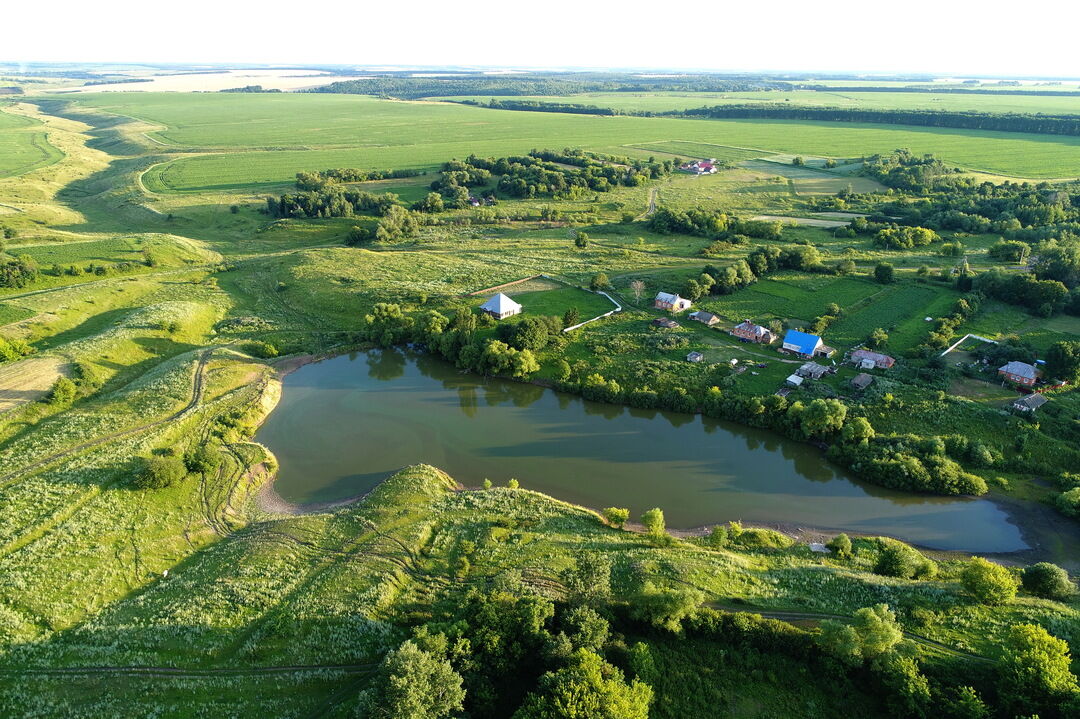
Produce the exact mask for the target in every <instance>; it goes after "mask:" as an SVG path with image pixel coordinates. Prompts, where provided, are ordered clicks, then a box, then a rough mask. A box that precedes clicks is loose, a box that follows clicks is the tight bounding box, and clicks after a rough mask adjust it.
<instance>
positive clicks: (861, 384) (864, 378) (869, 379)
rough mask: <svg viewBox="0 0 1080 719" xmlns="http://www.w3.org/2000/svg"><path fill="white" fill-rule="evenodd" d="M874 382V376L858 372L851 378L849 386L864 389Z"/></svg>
mask: <svg viewBox="0 0 1080 719" xmlns="http://www.w3.org/2000/svg"><path fill="white" fill-rule="evenodd" d="M873 383H874V376H873V375H869V374H866V373H865V372H860V373H859V374H857V375H855V376H854V377H852V378H851V386H852V387H854V388H855V389H866V388H867V387H869V386H870V385H872V384H873Z"/></svg>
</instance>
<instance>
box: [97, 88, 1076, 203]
mask: <svg viewBox="0 0 1080 719" xmlns="http://www.w3.org/2000/svg"><path fill="white" fill-rule="evenodd" d="M77 102H78V103H79V104H80V105H85V106H87V107H92V108H98V109H102V110H107V111H109V112H114V113H120V114H123V115H127V116H132V117H137V118H139V119H140V120H144V121H146V122H150V123H154V124H157V125H161V126H164V127H163V129H161V130H159V131H157V132H155V133H151V136H152V137H153V138H155V139H156V140H157V141H158V143H162V144H165V145H166V146H168V145H174V146H176V147H177V149H180V148H183V149H199V148H205V149H216V150H224V149H228V150H234V151H235V152H230V153H228V154H222V153H220V152H215V153H212V154H204V155H197V156H194V157H180V158H177V159H174V160H171V161H168V162H165V163H163V164H161V165H158V166H156V167H155V168H153V169H152V170H151V171H150V172H148V173H147V174H146V176H145V178H144V180H145V182H146V185H147V186H148V187H149V189H151V190H153V191H157V192H163V191H228V190H239V191H244V190H248V191H250V190H258V189H260V188H266V187H271V186H276V185H281V184H284V183H287V182H289V181H290V180H291V179H292V177H293V176H294V175H295V173H297V172H299V171H303V170H319V169H325V168H327V167H343V166H346V167H366V168H387V167H394V168H434V167H436V166H438V165H439V164H440V163H441V162H443V161H445V160H447V159H449V158H452V157H464V156H465V155H468V154H470V153H476V154H479V155H508V154H521V153H525V152H528V151H529V150H530V149H533V148H537V147H564V146H566V145H567V144H570V145H574V146H579V147H583V148H586V149H591V150H597V151H605V152H623V151H625V149H626V147H627V146H633V147H637V146H640V145H641V144H642V143H654V142H672V141H678V142H694V143H702V142H703V143H708V144H710V145H713V144H715V145H724V146H731V147H735V148H749V149H750V150H751V151H753V152H754V153H758V152H761V153H765V154H767V153H769V152H786V153H803V154H809V155H821V156H832V157H861V156H863V155H866V154H871V153H874V152H887V151H890V150H893V149H895V148H897V147H908V148H911V149H912V150H914V151H915V152H916V153H933V154H936V155H939V156H941V157H942V158H943V159H945V160H947V161H949V162H953V163H956V164H958V165H961V166H964V167H968V168H972V169H978V170H986V171H990V172H997V173H1001V174H1011V175H1020V176H1031V177H1063V176H1068V175H1072V174H1075V172H1076V167H1077V166H1080V138H1073V137H1054V136H1046V135H1026V134H1020V133H1001V132H977V131H969V130H950V129H941V128H935V129H930V128H903V129H901V128H895V127H888V126H881V125H864V124H858V123H827V122H779V121H759V120H754V121H729V120H724V121H721V120H683V119H654V118H637V117H596V116H582V115H565V114H555V113H528V112H512V111H496V110H486V109H481V108H474V107H466V106H462V105H451V104H439V103H404V102H396V101H387V100H377V99H374V98H369V97H363V96H355V95H314V96H311V95H244V96H238V95H215V94H206V95H197V96H194V97H189V96H184V95H179V94H176V95H166V94H142V93H140V94H139V96H125V95H97V96H88V97H85V98H79V99H78V100H77ZM432 138H435V141H434V142H433V141H432ZM158 149H160V144H159V145H158ZM253 150H259V151H253ZM635 154H640V153H635ZM710 156H717V155H710Z"/></svg>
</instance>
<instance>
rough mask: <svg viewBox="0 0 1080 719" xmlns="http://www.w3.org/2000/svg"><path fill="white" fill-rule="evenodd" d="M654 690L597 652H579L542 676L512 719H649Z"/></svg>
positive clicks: (583, 650) (584, 650)
mask: <svg viewBox="0 0 1080 719" xmlns="http://www.w3.org/2000/svg"><path fill="white" fill-rule="evenodd" d="M652 696H653V692H652V689H651V688H650V687H649V686H648V685H647V684H645V683H643V682H641V681H639V680H638V679H633V680H631V681H630V682H629V683H628V682H627V681H626V678H625V677H624V675H623V673H622V672H621V671H620V670H619V669H618V668H616V667H614V666H612V665H611V664H608V663H607V662H605V661H604V660H603V659H601V658H600V657H599V656H598V655H597V654H596V653H594V652H591V651H589V650H587V649H578V650H577V651H576V652H575V653H574V654H573V656H572V657H571V660H570V662H569V664H568V665H567V666H565V667H563V668H562V669H558V670H556V671H553V672H548V673H547V674H544V675H543V676H541V677H540V680H539V682H538V689H537V691H535V692H533V693H531V694H529V695H528V696H527V697H526V698H525V701H524V702H523V703H522V705H521V707H520V708H519V709H518V710H517V711H516V712H514V715H513V719H648V716H649V704H650V703H651V702H652Z"/></svg>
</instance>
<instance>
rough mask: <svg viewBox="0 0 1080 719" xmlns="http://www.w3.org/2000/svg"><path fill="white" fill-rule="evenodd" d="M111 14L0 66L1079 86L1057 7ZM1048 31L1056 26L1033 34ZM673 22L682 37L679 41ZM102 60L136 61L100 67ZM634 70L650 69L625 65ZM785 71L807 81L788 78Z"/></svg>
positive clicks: (74, 26) (69, 20)
mask: <svg viewBox="0 0 1080 719" xmlns="http://www.w3.org/2000/svg"><path fill="white" fill-rule="evenodd" d="M111 6H112V7H110V11H111V12H110V13H109V14H108V15H107V16H105V15H102V14H101V13H100V12H96V11H95V10H94V9H92V8H84V7H77V8H70V9H66V10H65V11H64V17H63V22H62V23H61V24H59V25H57V26H55V27H53V28H51V33H52V34H51V36H50V41H49V42H48V43H42V42H41V40H40V38H39V37H32V36H31V35H30V34H18V33H16V34H12V36H10V37H7V38H5V51H4V54H5V55H7V56H9V57H12V58H13V60H11V62H24V63H34V62H42V63H45V62H48V63H82V64H93V63H102V64H105V63H107V64H126V63H130V64H143V63H147V64H165V63H168V64H188V65H190V64H215V65H221V64H228V65H235V64H275V65H286V64H288V65H301V66H312V65H324V66H368V67H370V66H402V67H452V66H461V67H503V68H519V67H536V68H539V67H545V68H548V67H562V68H592V69H603V70H610V69H622V68H628V67H634V68H648V69H673V70H682V71H691V70H692V71H697V72H725V73H729V72H736V73H738V72H753V73H774V72H812V73H862V74H871V75H882V74H890V75H891V74H935V75H963V76H978V77H998V76H1000V77H1010V78H1012V77H1032V78H1044V77H1045V78H1048V79H1056V78H1061V77H1065V78H1073V77H1076V76H1078V75H1080V63H1077V61H1076V59H1075V56H1074V54H1073V51H1072V46H1073V42H1072V38H1071V27H1072V23H1070V22H1068V20H1069V19H1075V18H1076V17H1077V16H1078V12H1077V10H1076V8H1075V6H1074V5H1073V4H1072V3H1067V2H1064V0H1051V1H1050V2H1048V3H1045V4H1043V5H1042V6H1041V11H1040V12H1039V13H1038V14H1037V15H1035V14H1033V15H1032V16H1030V17H1028V16H1021V17H1017V18H1010V20H1009V23H1008V24H1005V23H1002V22H1001V21H1000V18H999V16H998V15H996V14H994V13H991V12H983V13H971V12H970V10H969V8H968V7H967V6H950V5H942V4H941V3H935V2H931V0H913V1H912V2H911V3H909V4H908V5H907V6H905V8H904V12H903V13H902V14H896V13H892V12H891V11H887V10H885V9H874V8H867V7H866V6H865V5H864V4H862V3H857V2H855V1H854V0H834V1H833V2H831V3H829V5H828V6H827V7H825V8H822V7H821V6H814V7H807V6H804V5H801V4H796V3H793V2H790V1H785V2H781V3H780V4H779V5H776V4H773V5H770V6H768V7H767V8H766V7H752V8H747V7H735V8H722V9H720V8H700V7H698V6H697V4H696V3H689V2H685V0H684V1H683V2H676V3H675V4H674V5H670V6H668V7H666V8H665V9H666V12H664V13H662V14H656V15H655V16H650V17H649V18H648V23H647V24H646V23H643V22H642V20H643V18H642V17H641V16H640V15H639V14H637V13H634V12H628V8H626V7H625V6H622V5H615V4H614V3H611V2H602V3H594V4H589V5H586V6H582V5H581V4H575V3H571V2H569V0H553V2H551V3H550V4H549V5H548V6H547V7H546V8H545V11H544V12H543V13H542V14H539V15H537V14H535V13H527V12H524V11H521V10H508V11H506V12H503V13H501V14H500V15H499V16H498V17H489V16H488V15H486V14H482V13H472V12H468V11H463V10H461V9H460V8H458V7H445V6H442V5H440V4H436V3H434V2H431V0H421V2H419V3H417V4H416V5H415V6H413V7H412V8H411V10H410V15H409V18H408V19H407V20H403V18H402V16H401V13H400V12H398V11H397V10H396V9H393V8H388V7H364V8H357V7H355V6H352V5H349V4H346V3H344V2H340V1H337V0H331V2H330V3H328V4H326V5H325V6H321V7H320V10H319V15H318V17H315V18H310V19H309V18H307V17H303V16H301V17H298V18H296V19H295V20H291V21H290V22H288V23H284V22H282V21H281V20H280V19H279V17H277V16H276V15H274V14H272V13H254V14H253V13H251V12H250V11H248V10H246V8H241V7H235V6H231V5H228V4H222V3H212V2H209V0H192V2H190V3H189V4H188V6H186V8H185V12H184V13H183V14H181V15H177V14H175V13H171V12H168V11H166V10H165V9H163V8H154V7H147V6H145V5H144V4H142V3H136V2H134V0H115V1H114V2H113V3H111ZM631 10H632V9H631ZM37 13H38V11H37V10H36V9H35V8H32V7H28V6H20V7H15V8H11V9H8V10H7V13H6V14H7V15H8V18H7V19H8V21H9V25H10V26H11V27H32V26H33V24H34V22H35V17H36V15H37ZM1052 17H1056V18H1058V19H1059V20H1061V21H1060V22H1047V21H1046V20H1047V18H1052ZM417 18H419V21H417V20H416V19H417ZM326 19H329V21H325V20H326ZM688 19H693V23H692V25H693V28H695V29H689V30H688V29H687V24H688V23H687V20H688ZM778 20H779V22H778ZM162 28H164V30H162ZM390 28H393V29H394V30H395V31H394V32H387V30H388V29H390ZM696 28H703V29H702V30H697V29H696ZM118 48H122V50H121V49H118ZM208 48H212V49H208ZM116 56H126V57H127V58H145V59H137V60H132V59H128V60H124V61H116V60H106V59H105V58H107V57H116ZM643 56H648V57H649V58H650V61H647V62H644V63H643V62H641V58H642V57H643ZM555 57H557V58H558V60H559V61H558V62H553V59H555ZM631 58H632V59H633V61H628V60H631ZM654 58H662V60H659V61H657V60H656V59H654ZM800 67H809V68H813V69H811V70H792V68H800Z"/></svg>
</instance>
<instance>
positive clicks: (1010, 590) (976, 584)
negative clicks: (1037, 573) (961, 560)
mask: <svg viewBox="0 0 1080 719" xmlns="http://www.w3.org/2000/svg"><path fill="white" fill-rule="evenodd" d="M960 582H961V583H962V584H963V585H964V589H966V590H967V592H968V593H969V594H970V595H971V596H973V597H974V598H975V599H976V600H977V601H979V602H981V603H983V604H1005V603H1006V602H1008V601H1009V600H1010V599H1012V598H1013V597H1015V596H1016V588H1017V585H1018V584H1019V583H1018V582H1017V581H1016V578H1015V577H1014V576H1013V575H1012V573H1011V572H1009V570H1008V569H1006V568H1005V567H1003V566H1001V565H1000V564H994V563H993V562H990V561H987V560H985V559H983V558H982V557H972V558H971V561H970V562H968V565H967V567H965V568H964V571H963V572H962V573H961V574H960Z"/></svg>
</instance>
